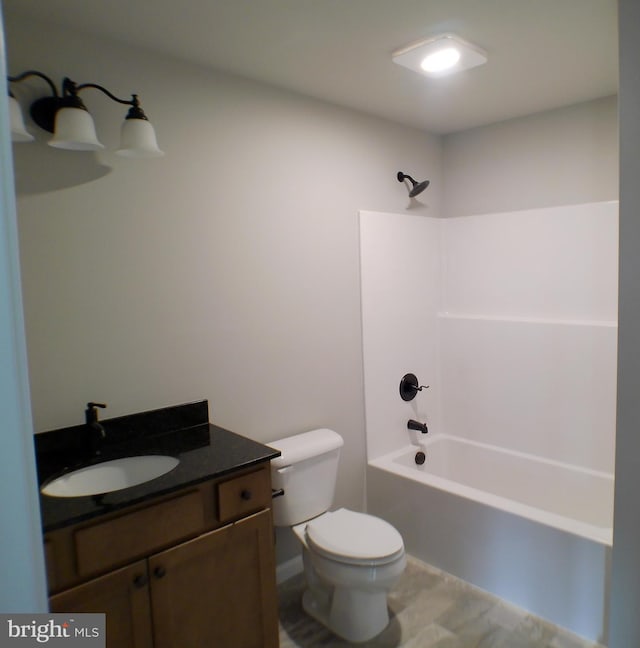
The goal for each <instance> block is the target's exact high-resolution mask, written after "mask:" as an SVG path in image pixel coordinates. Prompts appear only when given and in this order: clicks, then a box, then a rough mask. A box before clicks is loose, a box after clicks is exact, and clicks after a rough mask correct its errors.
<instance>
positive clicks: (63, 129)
mask: <svg viewBox="0 0 640 648" xmlns="http://www.w3.org/2000/svg"><path fill="white" fill-rule="evenodd" d="M49 146H53V147H54V148H60V149H67V150H70V151H98V150H100V149H103V148H104V146H103V145H102V144H101V143H100V142H99V141H98V136H97V135H96V127H95V125H94V123H93V118H92V117H91V115H90V114H89V113H88V112H87V111H86V110H83V109H82V108H60V110H58V112H57V113H56V119H55V128H54V132H53V137H52V138H51V140H49Z"/></svg>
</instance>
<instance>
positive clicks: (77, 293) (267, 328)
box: [6, 15, 442, 508]
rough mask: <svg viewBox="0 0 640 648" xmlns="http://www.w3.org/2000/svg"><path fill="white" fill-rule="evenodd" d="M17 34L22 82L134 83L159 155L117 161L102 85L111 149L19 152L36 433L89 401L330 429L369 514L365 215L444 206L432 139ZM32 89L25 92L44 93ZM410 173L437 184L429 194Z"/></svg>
mask: <svg viewBox="0 0 640 648" xmlns="http://www.w3.org/2000/svg"><path fill="white" fill-rule="evenodd" d="M6 27H7V39H8V61H9V69H10V71H11V72H12V73H17V72H20V71H22V70H25V69H28V68H36V69H40V70H42V71H43V72H45V73H48V74H50V75H51V76H52V77H53V78H54V79H55V80H56V81H59V80H61V78H62V76H63V75H68V76H70V77H71V78H73V79H74V80H76V81H78V82H84V81H93V82H97V83H102V84H104V85H105V86H106V87H108V88H109V89H111V90H112V91H114V92H116V93H118V94H124V95H126V94H127V93H131V92H137V93H138V94H139V95H140V98H141V101H142V106H143V108H144V109H145V111H146V112H147V114H148V116H149V118H150V120H151V121H152V122H153V123H154V125H155V126H156V129H157V132H158V137H159V142H160V145H161V147H162V148H163V149H164V150H165V151H166V157H164V158H161V159H157V160H128V159H122V158H119V157H118V156H115V155H114V154H113V152H112V150H113V149H114V148H115V147H116V145H117V139H118V129H119V124H120V121H121V119H122V118H123V116H124V114H125V110H123V108H122V107H121V106H119V105H117V104H115V103H112V102H110V101H108V100H107V99H106V98H104V97H103V96H102V95H100V94H99V93H97V92H93V91H87V93H86V94H84V95H83V96H84V99H85V102H86V104H87V106H88V107H89V109H90V110H91V111H92V113H93V114H94V117H95V121H96V124H97V128H98V130H99V134H100V137H101V138H102V139H103V141H104V143H105V145H107V147H108V148H109V149H110V150H111V151H108V152H105V153H99V154H93V153H75V152H66V151H57V150H53V149H50V148H49V147H47V146H45V145H44V143H43V141H39V142H37V143H34V144H31V145H27V144H25V145H22V146H18V145H16V146H15V147H14V151H15V166H16V175H17V187H18V216H19V228H20V232H19V233H20V245H21V255H22V270H23V289H24V303H25V315H26V327H27V346H28V353H29V366H30V380H31V390H32V401H33V416H34V422H35V429H36V431H43V430H47V429H51V428H55V427H58V426H66V425H72V424H77V423H79V422H81V420H82V411H83V406H84V404H85V403H86V402H87V401H88V400H96V399H97V400H104V401H105V402H107V403H108V405H109V408H108V409H107V410H106V412H105V414H104V416H116V415H120V414H125V413H128V412H134V411H141V410H145V409H149V408H155V407H161V406H164V405H170V404H176V403H180V402H184V401H189V400H193V399H199V398H208V399H209V400H210V410H211V418H212V420H213V421H214V422H215V423H217V424H219V425H222V426H223V427H228V428H230V429H232V430H235V431H237V432H239V433H242V434H245V435H247V436H249V437H252V438H254V439H257V440H260V441H269V440H271V439H275V438H279V437H282V436H285V435H288V434H294V433H296V432H299V431H303V430H306V429H310V428H313V427H318V426H328V427H331V428H334V429H336V430H337V431H338V432H339V433H340V434H342V435H343V436H344V437H345V441H346V444H345V448H344V452H343V460H342V466H341V472H340V478H339V484H338V495H337V501H338V503H340V504H342V505H349V506H352V507H353V508H360V507H361V506H362V503H363V488H364V486H363V482H364V477H363V476H364V454H365V453H364V443H365V441H364V404H363V386H362V355H361V353H362V352H361V344H360V339H361V332H360V307H359V305H360V300H359V294H360V282H359V257H358V236H359V233H358V210H359V209H362V208H365V209H366V208H373V209H380V210H394V211H398V210H404V209H411V210H413V211H415V212H416V213H424V214H428V213H432V212H433V211H437V210H438V207H439V195H440V187H441V184H442V183H441V173H440V166H441V159H440V155H441V148H440V140H439V139H438V138H436V137H431V136H429V135H426V134H424V133H422V132H419V131H417V130H413V129H410V128H405V127H402V126H398V125H394V124H391V123H389V122H385V121H384V120H380V119H375V118H371V117H368V116H364V115H361V114H358V113H356V112H353V111H349V110H344V109H341V108H337V107H334V106H331V105H328V104H324V103H321V102H319V101H316V100H312V99H307V98H304V97H300V96H297V95H293V94H289V93H286V92H283V91H279V90H277V89H275V88H271V87H268V86H263V85H259V84H257V83H253V82H251V81H247V80H242V79H239V78H234V77H230V76H225V75H222V74H217V73H214V72H211V71H208V70H206V69H203V68H199V67H195V66H192V65H187V64H184V63H182V62H179V61H176V60H172V59H168V58H162V57H159V56H156V55H155V54H152V53H149V52H145V51H141V50H135V49H130V48H127V47H125V46H122V45H119V44H117V43H115V42H108V41H103V40H100V39H96V38H93V37H85V36H83V35H82V34H79V33H76V32H73V31H66V30H63V29H60V28H57V27H53V26H48V25H46V26H45V25H41V24H37V23H32V22H25V21H23V20H21V19H18V18H16V17H15V16H11V15H8V16H7V18H6ZM24 85H25V84H19V85H16V88H15V89H14V91H15V94H16V96H18V98H19V99H22V100H25V99H26V97H25V96H24V95H25V94H29V92H31V94H32V95H33V94H36V93H37V92H38V91H39V92H40V93H44V91H45V90H46V88H43V87H42V84H41V83H40V82H39V81H37V80H35V81H33V82H31V81H30V82H29V83H28V84H27V87H26V88H24V87H23V86H24ZM33 130H34V132H36V130H37V129H36V128H35V127H34V129H33ZM45 137H46V136H45V135H44V134H42V133H39V134H38V138H39V139H40V140H42V139H44V138H45ZM399 170H403V171H405V172H407V173H411V174H414V175H416V176H421V177H429V178H430V179H431V181H432V186H431V187H430V188H429V190H428V193H425V194H424V198H423V200H421V201H420V202H414V203H409V201H408V198H407V190H406V187H404V186H403V185H402V184H400V183H399V182H398V181H397V180H396V173H397V171H399Z"/></svg>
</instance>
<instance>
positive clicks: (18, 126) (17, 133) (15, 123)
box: [9, 96, 33, 142]
mask: <svg viewBox="0 0 640 648" xmlns="http://www.w3.org/2000/svg"><path fill="white" fill-rule="evenodd" d="M9 121H10V124H11V141H12V142H33V135H32V134H31V133H29V132H27V129H26V128H25V126H24V118H23V117H22V110H21V108H20V104H19V103H18V100H17V99H16V98H15V97H11V96H10V97H9Z"/></svg>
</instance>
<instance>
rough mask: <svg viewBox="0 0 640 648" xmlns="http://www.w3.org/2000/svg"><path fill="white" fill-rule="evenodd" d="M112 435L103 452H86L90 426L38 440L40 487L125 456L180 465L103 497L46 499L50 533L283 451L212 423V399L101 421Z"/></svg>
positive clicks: (46, 527)
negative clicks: (165, 459)
mask: <svg viewBox="0 0 640 648" xmlns="http://www.w3.org/2000/svg"><path fill="white" fill-rule="evenodd" d="M101 424H102V425H103V426H104V428H105V431H106V433H107V437H106V441H105V443H104V445H103V446H101V447H100V454H99V455H98V456H96V455H93V454H91V455H88V454H87V451H86V442H85V440H86V437H87V428H86V426H84V425H79V426H75V427H72V428H63V429H61V430H54V431H51V432H45V433H43V434H38V435H36V437H35V444H36V458H37V462H38V479H39V482H40V485H42V484H44V483H46V482H48V481H50V480H51V479H53V478H55V477H56V476H59V475H60V474H61V473H64V472H68V471H71V470H74V469H77V468H78V467H81V466H84V465H89V464H91V463H99V462H102V461H108V460H111V459H116V458H119V457H127V456H136V455H148V454H159V455H171V456H173V457H177V458H178V459H180V463H179V464H178V465H177V466H176V467H175V468H174V469H173V470H171V471H170V472H168V473H166V474H165V475H162V476H160V477H157V478H155V479H152V480H151V481H148V482H145V483H143V484H140V485H138V486H131V487H129V488H125V489H122V490H118V491H113V492H111V493H105V494H103V495H99V496H84V497H50V496H47V495H41V496H40V510H41V516H42V526H43V530H44V532H48V531H53V530H55V529H59V528H62V527H65V526H69V525H71V524H75V523H77V522H81V521H84V520H90V519H92V518H95V517H98V516H100V515H104V514H106V513H110V512H112V511H117V510H120V509H124V508H126V507H128V506H132V505H134V504H139V503H141V502H144V501H145V500H148V499H151V498H153V497H158V496H160V495H166V494H168V493H171V492H173V491H177V490H179V489H181V488H185V487H187V486H191V485H194V484H197V483H199V482H202V481H205V480H207V479H211V478H214V477H221V476H224V475H226V474H228V473H231V472H233V471H235V470H239V469H242V468H247V467H250V466H253V465H257V464H260V463H263V462H265V461H270V460H271V459H273V458H275V457H277V456H279V455H280V452H279V451H278V450H275V449H273V448H270V447H268V446H265V445H263V444H261V443H258V442H256V441H253V440H251V439H247V438H246V437H243V436H241V435H239V434H236V433H234V432H230V431H229V430H225V429H223V428H221V427H218V426H216V425H212V424H211V423H209V422H208V405H207V402H206V401H199V402H198V403H190V404H187V405H180V406H176V407H172V408H164V409H162V410H153V411H151V412H142V413H140V414H133V415H130V416H126V417H119V418H114V419H105V420H103V421H101Z"/></svg>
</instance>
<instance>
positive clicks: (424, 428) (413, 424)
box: [407, 419, 429, 434]
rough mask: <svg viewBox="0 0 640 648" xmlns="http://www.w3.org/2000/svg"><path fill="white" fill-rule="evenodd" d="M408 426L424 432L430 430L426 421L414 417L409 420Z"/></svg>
mask: <svg viewBox="0 0 640 648" xmlns="http://www.w3.org/2000/svg"><path fill="white" fill-rule="evenodd" d="M407 428H409V429H410V430H417V431H418V432H422V434H427V433H428V432H429V428H428V427H427V424H426V423H420V421H414V420H413V419H409V421H408V422H407Z"/></svg>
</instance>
